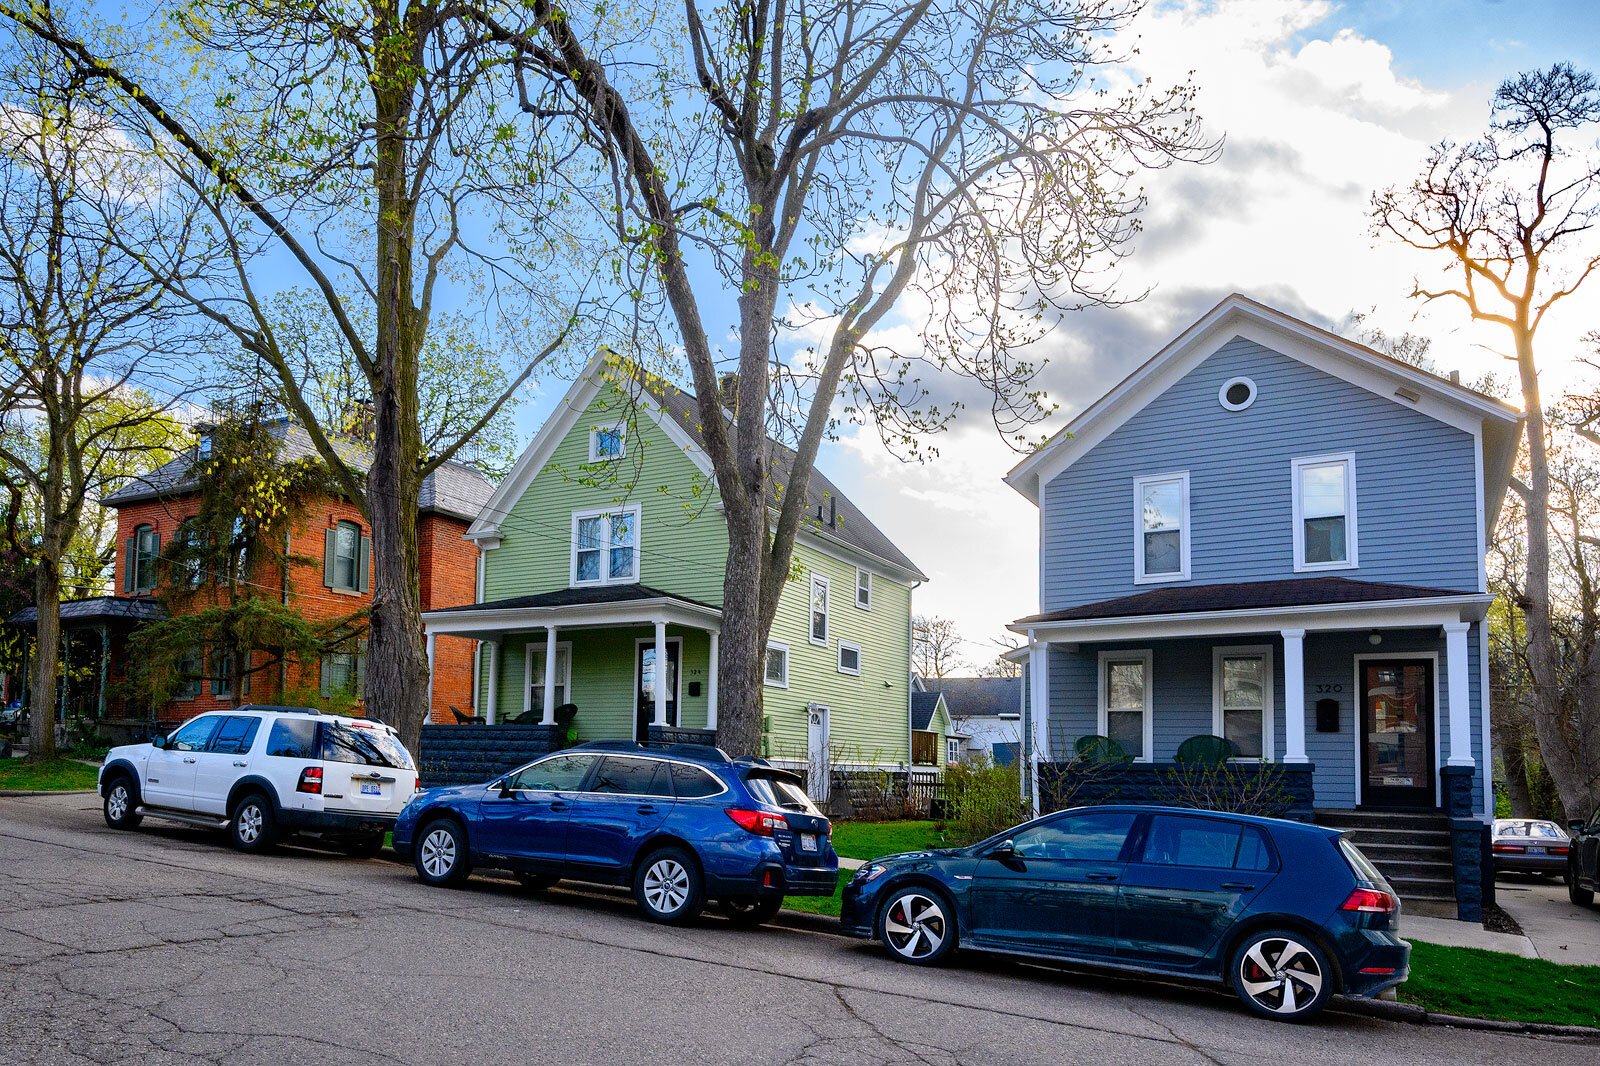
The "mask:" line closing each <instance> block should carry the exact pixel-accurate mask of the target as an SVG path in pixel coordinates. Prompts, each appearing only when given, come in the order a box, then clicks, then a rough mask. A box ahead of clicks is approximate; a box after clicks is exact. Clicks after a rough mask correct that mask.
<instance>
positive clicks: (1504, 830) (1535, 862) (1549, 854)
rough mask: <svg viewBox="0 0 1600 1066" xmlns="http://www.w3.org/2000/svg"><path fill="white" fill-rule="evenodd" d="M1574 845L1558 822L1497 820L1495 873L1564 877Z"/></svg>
mask: <svg viewBox="0 0 1600 1066" xmlns="http://www.w3.org/2000/svg"><path fill="white" fill-rule="evenodd" d="M1571 846H1572V841H1571V839H1570V838H1569V837H1568V836H1567V831H1566V830H1565V829H1563V828H1561V827H1560V826H1559V825H1557V824H1556V823H1555V822H1547V821H1543V820H1541V819H1537V818H1496V819H1495V821H1494V844H1493V847H1492V850H1493V852H1494V869H1495V872H1496V873H1507V872H1511V873H1525V874H1565V873H1566V872H1567V852H1568V851H1570V850H1571Z"/></svg>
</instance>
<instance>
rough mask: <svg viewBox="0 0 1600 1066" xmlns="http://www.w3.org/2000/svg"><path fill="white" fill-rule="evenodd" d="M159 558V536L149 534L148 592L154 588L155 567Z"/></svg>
mask: <svg viewBox="0 0 1600 1066" xmlns="http://www.w3.org/2000/svg"><path fill="white" fill-rule="evenodd" d="M160 558H161V534H160V533H152V534H150V590H151V591H154V589H155V587H156V565H157V560H158V559H160Z"/></svg>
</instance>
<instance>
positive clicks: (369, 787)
mask: <svg viewBox="0 0 1600 1066" xmlns="http://www.w3.org/2000/svg"><path fill="white" fill-rule="evenodd" d="M361 794H362V795H363V796H381V795H383V786H382V785H379V784H366V785H362V786H361Z"/></svg>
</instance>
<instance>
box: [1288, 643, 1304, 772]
mask: <svg viewBox="0 0 1600 1066" xmlns="http://www.w3.org/2000/svg"><path fill="white" fill-rule="evenodd" d="M1305 655H1306V631H1305V630H1303V629H1285V630H1284V631H1283V761H1284V762H1307V761H1309V760H1307V759H1306V666H1305Z"/></svg>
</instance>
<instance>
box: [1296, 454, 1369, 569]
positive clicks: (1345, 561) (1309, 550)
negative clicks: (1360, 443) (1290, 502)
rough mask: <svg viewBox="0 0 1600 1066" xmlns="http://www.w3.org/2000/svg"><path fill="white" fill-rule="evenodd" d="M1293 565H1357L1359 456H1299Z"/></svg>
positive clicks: (1335, 566)
mask: <svg viewBox="0 0 1600 1066" xmlns="http://www.w3.org/2000/svg"><path fill="white" fill-rule="evenodd" d="M1290 465H1291V470H1292V473H1293V477H1294V568H1295V569H1296V570H1345V569H1350V568H1352V567H1354V566H1355V565H1356V457H1355V453H1354V452H1346V453H1345V454H1343V455H1319V456H1316V457H1315V458H1309V459H1296V460H1294V461H1293V462H1292V463H1291V464H1290Z"/></svg>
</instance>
